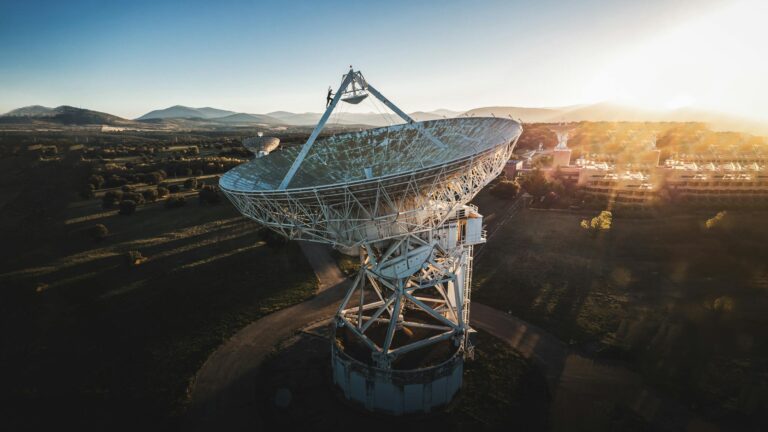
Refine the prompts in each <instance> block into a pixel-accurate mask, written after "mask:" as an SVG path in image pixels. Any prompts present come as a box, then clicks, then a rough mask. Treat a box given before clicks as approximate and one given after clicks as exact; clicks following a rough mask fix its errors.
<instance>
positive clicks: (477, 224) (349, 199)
mask: <svg viewBox="0 0 768 432" xmlns="http://www.w3.org/2000/svg"><path fill="white" fill-rule="evenodd" d="M350 87H352V92H354V91H355V89H357V91H365V92H366V97H367V96H368V95H372V96H374V97H376V98H377V99H379V100H380V101H381V102H383V103H384V105H386V106H387V107H388V108H390V109H391V110H392V111H394V112H395V113H396V114H397V115H398V116H400V117H401V118H402V119H403V120H404V121H405V124H401V125H395V126H389V127H382V128H375V129H369V130H364V131H359V132H348V133H343V134H339V135H334V136H330V137H327V138H324V139H320V140H318V136H319V134H320V132H321V130H322V129H323V127H324V125H325V123H326V122H327V120H328V118H329V117H330V115H331V113H332V112H333V110H334V109H335V107H336V105H337V104H338V102H339V100H343V98H342V97H341V96H342V95H345V94H347V95H348V94H349V92H350V90H349V88H350ZM521 133H522V127H521V125H520V124H519V123H518V122H516V121H514V120H511V119H508V118H504V117H499V118H493V117H463V118H453V119H440V120H432V121H425V122H415V121H414V120H413V119H412V118H410V117H409V116H408V115H407V114H405V112H403V111H402V110H400V108H398V107H397V106H395V105H394V104H393V103H392V102H391V101H389V100H388V99H387V98H386V97H384V96H383V95H382V94H381V93H380V92H379V91H378V90H377V89H376V88H374V87H373V86H371V85H370V84H369V83H368V82H367V81H365V79H364V78H363V76H362V74H361V73H360V72H359V71H354V70H352V69H351V68H350V70H349V72H348V73H347V74H345V75H344V76H343V77H342V83H341V85H340V87H339V90H338V91H337V92H336V96H335V97H334V99H333V101H331V103H330V104H329V106H328V108H327V109H326V111H325V113H324V114H323V116H322V117H321V119H320V122H319V123H318V124H317V126H316V127H315V129H314V131H313V132H312V134H311V135H310V137H309V139H308V140H307V142H306V143H305V144H304V145H303V146H302V147H301V148H299V147H287V148H284V149H283V150H282V151H280V152H273V153H269V154H268V155H266V156H265V157H262V158H258V159H254V160H252V161H250V162H246V163H244V164H242V165H239V166H237V167H235V168H233V169H232V170H230V171H228V172H227V173H225V174H224V175H223V176H222V177H221V179H220V180H219V185H220V187H221V190H222V191H223V192H224V193H225V194H226V196H227V197H228V198H229V200H230V201H231V202H232V203H233V204H234V205H235V206H236V207H237V209H238V210H239V211H240V212H241V213H242V214H243V215H245V216H246V217H248V218H250V219H253V220H255V221H257V222H259V223H260V224H262V225H264V226H266V227H268V228H270V229H272V230H274V231H276V232H278V233H280V234H282V235H284V236H286V237H288V238H290V239H301V240H307V241H313V242H319V243H325V244H329V245H333V246H336V247H343V248H345V249H346V250H350V249H351V250H357V251H359V256H360V257H361V270H360V272H359V273H358V274H357V276H356V278H355V280H354V281H353V283H352V285H351V286H350V287H349V289H348V292H347V295H346V296H345V298H344V300H343V301H342V303H341V305H340V306H339V308H338V312H337V314H336V321H335V322H336V329H335V333H334V336H333V339H334V340H336V339H337V338H338V339H339V340H343V343H341V342H339V343H335V342H334V343H333V345H332V350H331V352H332V363H333V374H334V382H335V383H336V385H338V386H339V387H340V388H341V389H342V391H343V393H344V395H345V396H346V397H347V398H349V399H351V400H353V401H356V402H359V403H361V404H363V405H365V406H366V407H367V408H369V409H372V410H376V411H383V412H388V413H395V414H402V413H410V412H427V411H430V410H432V409H434V407H436V406H438V405H443V404H447V403H449V402H450V400H451V398H452V397H453V395H455V394H456V392H457V391H458V390H459V388H460V387H461V380H462V375H461V370H462V365H463V359H464V356H465V355H471V353H472V344H471V341H470V339H469V335H470V334H471V333H472V332H473V331H472V329H471V328H470V326H469V306H470V296H469V289H470V286H471V261H472V254H473V253H472V248H473V246H474V245H476V244H481V243H484V242H485V234H484V231H483V229H482V228H483V226H482V221H483V219H482V215H481V214H480V213H479V212H478V209H477V208H476V207H474V206H472V205H469V204H468V203H469V201H470V200H471V199H472V198H473V197H474V196H475V195H476V194H477V193H478V192H479V191H480V190H481V189H482V188H483V187H484V186H485V185H487V184H488V183H489V182H490V181H491V180H493V179H494V178H496V177H497V176H498V175H499V174H500V173H501V171H502V170H503V168H504V166H505V164H506V162H507V161H508V160H509V158H510V157H511V155H512V151H513V149H514V146H515V143H516V142H517V139H518V138H519V137H520V134H521ZM429 353H432V355H431V356H430V354H429ZM438 353H439V354H438ZM439 356H442V360H440V361H439V362H437V363H439V364H438V365H435V362H434V361H435V358H438V357H439ZM358 382H363V383H365V382H368V383H372V385H366V386H363V387H362V389H360V388H358V387H357V385H356V383H358ZM438 382H439V383H440V384H439V385H440V386H441V387H440V388H441V389H442V390H441V391H440V392H432V390H431V389H432V387H431V386H432V383H438ZM435 385H438V384H435ZM406 386H407V387H408V391H407V392H406ZM414 391H417V392H423V393H419V394H431V398H422V397H418V398H417V397H409V398H407V399H406V397H405V395H406V394H411V393H410V392H414ZM382 393H386V394H387V395H389V396H388V397H386V398H381V397H379V396H377V395H379V394H382ZM370 401H373V402H370Z"/></svg>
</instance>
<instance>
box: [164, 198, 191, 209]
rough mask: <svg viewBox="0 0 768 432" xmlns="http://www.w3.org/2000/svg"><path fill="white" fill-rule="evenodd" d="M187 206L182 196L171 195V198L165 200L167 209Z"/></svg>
mask: <svg viewBox="0 0 768 432" xmlns="http://www.w3.org/2000/svg"><path fill="white" fill-rule="evenodd" d="M185 205H187V200H186V198H184V197H183V196H180V195H171V196H170V198H168V199H167V200H165V208H169V209H174V208H179V207H184V206H185Z"/></svg>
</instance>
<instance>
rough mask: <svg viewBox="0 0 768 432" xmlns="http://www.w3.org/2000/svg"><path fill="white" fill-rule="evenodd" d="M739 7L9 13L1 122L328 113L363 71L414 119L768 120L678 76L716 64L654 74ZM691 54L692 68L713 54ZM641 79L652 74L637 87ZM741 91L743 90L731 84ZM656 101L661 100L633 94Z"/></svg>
mask: <svg viewBox="0 0 768 432" xmlns="http://www.w3.org/2000/svg"><path fill="white" fill-rule="evenodd" d="M743 3H744V4H743V5H742V7H741V9H739V10H737V11H736V12H733V13H734V14H735V15H734V16H735V17H737V18H738V17H742V16H745V15H754V14H755V13H763V12H765V9H764V8H762V9H760V10H759V11H756V12H755V13H749V12H750V11H752V10H754V6H755V5H759V4H760V3H761V2H760V1H758V0H754V1H751V0H745V2H743ZM732 4H733V2H726V1H718V0H711V1H710V0H678V1H674V2H670V1H662V0H646V1H642V2H639V1H597V0H586V1H561V2H556V1H551V0H543V1H536V2H532V1H528V2H514V1H467V0H464V1H434V2H427V1H424V2H417V1H380V2H371V1H367V2H354V1H343V2H341V1H338V2H337V1H285V2H263V1H217V2H213V1H205V2H197V1H179V2H174V1H159V0H156V1H131V2H119V1H70V0H66V1H34V0H26V1H9V0H3V1H2V2H0V46H2V51H0V112H5V111H8V110H10V109H13V108H17V107H20V106H24V105H31V104H40V105H46V106H57V105H62V104H68V105H75V106H81V107H87V108H90V109H96V110H100V111H106V112H110V113H113V114H117V115H121V116H125V117H137V116H139V115H141V114H143V113H145V112H147V111H149V110H152V109H156V108H164V107H167V106H170V105H175V104H182V105H188V106H198V107H199V106H213V107H220V108H225V109H232V110H236V111H246V112H255V113H260V112H261V113H263V112H268V111H274V110H289V111H296V112H302V111H320V110H322V108H323V107H324V100H323V97H324V92H325V90H326V88H327V86H328V85H329V84H334V85H336V84H337V83H338V80H339V78H340V76H341V74H342V73H343V72H344V71H345V68H346V67H347V66H348V65H349V64H353V65H354V66H355V67H356V68H359V69H361V70H362V71H363V72H364V73H365V75H366V76H367V77H368V78H369V80H371V82H373V83H376V84H377V87H378V88H380V89H381V90H382V91H384V93H385V94H387V95H388V96H389V97H390V98H391V99H392V100H394V101H397V102H398V104H399V105H401V106H402V108H404V109H405V110H407V111H415V110H431V109H436V108H449V109H456V110H463V109H469V108H473V107H478V106H487V105H517V106H558V105H568V104H576V103H587V102H594V101H598V100H605V99H617V100H626V101H629V102H638V103H640V104H645V105H654V102H655V101H657V100H658V102H659V104H658V105H660V106H663V105H664V104H680V105H685V104H689V103H691V104H694V105H699V106H704V107H707V108H714V109H721V110H723V111H731V112H737V113H740V114H745V113H746V114H749V113H754V112H755V111H757V112H758V115H757V117H762V116H763V115H765V117H767V118H768V97H766V98H764V99H765V101H761V100H757V101H755V100H754V99H756V98H757V99H759V98H760V97H761V96H763V95H765V91H764V90H759V91H758V94H755V88H754V87H753V88H752V90H751V92H750V91H749V90H748V89H742V88H739V89H736V87H733V86H731V87H733V88H731V87H727V86H726V88H723V89H721V88H718V89H717V90H718V92H716V93H715V94H711V93H712V90H711V89H707V87H708V84H710V82H709V81H707V80H713V79H714V78H713V77H708V76H705V77H703V78H702V77H700V78H698V81H697V80H694V81H695V82H696V85H693V84H692V83H691V82H690V80H687V79H685V77H684V76H683V74H682V72H680V71H679V69H680V67H686V66H685V65H689V66H688V67H690V68H691V70H690V71H686V74H694V73H695V72H696V70H698V69H706V70H711V67H709V64H708V63H706V62H712V61H713V60H711V59H709V60H702V59H701V58H700V57H706V56H702V55H697V56H696V59H694V60H692V61H694V62H699V63H701V62H704V63H702V64H699V63H696V64H694V66H695V68H694V67H692V66H690V63H691V60H690V59H688V60H686V59H683V60H678V56H677V55H676V54H670V53H669V52H666V53H663V55H662V56H661V59H662V60H663V61H665V62H666V61H670V59H671V58H672V57H674V61H680V62H681V64H682V65H683V66H680V65H674V67H675V69H676V70H678V72H677V73H676V75H669V76H667V75H666V74H663V73H662V74H659V72H658V65H657V66H655V67H650V66H648V65H649V64H653V63H655V61H656V60H657V59H656V58H655V57H656V55H657V51H658V50H659V49H661V50H662V51H663V50H664V49H665V48H663V47H666V46H669V45H670V43H668V42H665V39H664V37H671V38H673V42H674V43H679V44H682V45H680V46H675V49H676V50H678V51H679V50H682V51H687V50H688V48H689V47H688V45H686V44H690V43H691V42H690V41H691V40H693V41H694V42H693V44H697V43H698V42H695V41H696V40H698V38H696V37H692V35H691V32H693V33H694V34H693V36H696V34H695V33H696V32H697V31H701V29H702V28H705V27H702V26H704V25H705V24H706V27H707V28H708V27H710V25H709V24H707V23H710V21H707V19H710V20H711V19H712V18H711V17H713V16H722V14H723V13H722V9H723V8H727V7H731V6H729V5H732ZM740 4H741V3H740ZM707 17H710V18H707ZM764 19H768V17H765V16H763V21H762V22H763V24H762V27H765V24H764V22H765V21H764ZM732 21H734V20H732ZM735 21H739V19H735ZM753 21H755V23H758V22H760V20H757V19H753ZM750 22H751V21H750ZM697 23H698V24H697ZM702 23H703V24H702ZM697 25H698V26H699V27H696V26H697ZM730 25H732V26H736V27H740V26H741V25H740V24H739V23H738V22H736V23H731V24H730ZM686 26H687V27H686ZM681 29H682V30H681ZM686 29H687V30H686ZM697 29H698V30H697ZM755 31H757V30H755ZM681 32H682V33H681ZM686 32H687V33H686ZM680 34H682V35H683V36H680ZM729 34H733V32H732V31H729ZM665 35H671V36H665ZM676 35H677V36H676ZM686 35H687V36H686ZM761 35H762V33H761V34H753V33H748V34H744V35H741V36H743V38H744V40H739V39H736V40H735V41H734V42H735V43H739V42H742V43H749V44H752V45H751V46H753V47H754V50H756V52H759V53H761V54H759V55H760V56H763V57H764V56H765V54H764V53H765V47H764V43H765V39H763V40H762V41H759V42H758V41H754V40H753V39H755V38H756V37H758V36H761ZM737 36H738V35H737ZM741 36H740V37H741ZM675 38H676V39H675ZM686 38H687V39H686ZM720 39H722V38H720ZM681 41H682V42H681ZM705 41H707V39H706V38H704V39H703V41H702V44H704V42H705ZM707 42H708V41H707ZM674 43H673V44H672V45H673V46H674ZM654 44H655V45H654ZM659 47H662V48H659ZM690 48H691V49H693V50H694V51H693V52H698V51H695V50H696V49H699V50H700V49H703V46H694V47H690ZM715 48H717V47H715ZM633 53H638V54H637V55H634V54H633ZM713 54H717V53H713ZM744 55H745V56H749V55H750V54H748V53H745V54H744ZM638 56H645V57H643V58H638ZM713 57H716V56H713ZM743 60H744V59H743V58H736V59H730V60H729V61H743ZM638 62H639V63H638ZM642 65H645V66H642ZM643 67H646V68H649V67H650V70H651V72H648V71H645V72H648V73H642V74H634V73H628V72H627V71H628V70H632V71H637V70H638V69H643ZM733 67H735V68H737V69H738V68H739V67H741V66H740V65H738V64H737V65H735V66H733ZM764 67H765V64H764V63H759V62H758V64H757V67H756V68H755V67H753V65H751V64H750V70H752V69H756V70H753V71H752V72H749V74H748V75H749V76H748V77H746V78H748V79H757V77H759V76H765V73H766V72H768V70H763V69H760V68H764ZM720 69H722V70H726V69H724V68H722V67H720ZM720 69H718V70H720ZM737 72H738V71H737ZM634 75H637V76H634ZM650 75H653V79H654V80H655V81H649V79H650V78H648V77H649V76H650ZM753 75H754V77H753ZM718 76H719V75H718ZM737 79H738V80H741V81H743V80H744V79H745V77H743V76H740V75H739V73H736V72H732V73H731V75H728V76H724V77H722V80H723V81H735V80H737ZM643 86H645V87H643ZM646 87H647V88H649V89H657V88H660V87H662V88H663V89H664V93H663V94H659V95H654V94H653V91H651V94H650V95H649V93H648V91H642V92H639V93H638V92H635V93H633V92H634V90H633V89H644V88H646ZM762 87H763V88H764V87H768V86H765V85H762ZM678 88H683V90H681V91H680V92H679V94H677V93H675V92H677V89H678ZM735 89H736V90H735ZM706 92H709V93H706ZM671 93H675V94H674V95H671ZM705 93H706V94H705ZM734 93H735V95H734ZM741 93H743V94H741ZM765 96H768V95H765ZM737 97H738V98H737ZM748 97H749V98H751V99H752V102H750V103H752V104H753V105H749V106H747V107H746V108H745V107H744V106H743V103H740V101H742V100H744V99H747V98H748ZM729 98H730V99H729ZM660 99H664V100H660ZM667 99H669V100H667ZM731 99H733V100H731ZM740 110H741V111H744V112H740Z"/></svg>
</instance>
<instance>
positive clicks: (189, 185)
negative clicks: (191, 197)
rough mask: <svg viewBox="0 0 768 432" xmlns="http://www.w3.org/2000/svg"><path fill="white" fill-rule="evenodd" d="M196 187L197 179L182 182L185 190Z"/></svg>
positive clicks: (191, 178)
mask: <svg viewBox="0 0 768 432" xmlns="http://www.w3.org/2000/svg"><path fill="white" fill-rule="evenodd" d="M196 187H197V178H195V177H190V178H188V179H186V180H184V188H185V189H187V190H191V189H195V188H196Z"/></svg>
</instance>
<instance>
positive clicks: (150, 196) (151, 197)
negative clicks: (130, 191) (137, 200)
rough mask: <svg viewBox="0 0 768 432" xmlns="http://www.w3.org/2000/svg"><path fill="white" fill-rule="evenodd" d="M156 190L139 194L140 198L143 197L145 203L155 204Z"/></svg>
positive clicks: (148, 190)
mask: <svg viewBox="0 0 768 432" xmlns="http://www.w3.org/2000/svg"><path fill="white" fill-rule="evenodd" d="M157 195H158V193H157V190H155V189H147V190H145V191H144V192H142V193H141V196H142V197H144V201H146V202H155V201H157Z"/></svg>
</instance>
